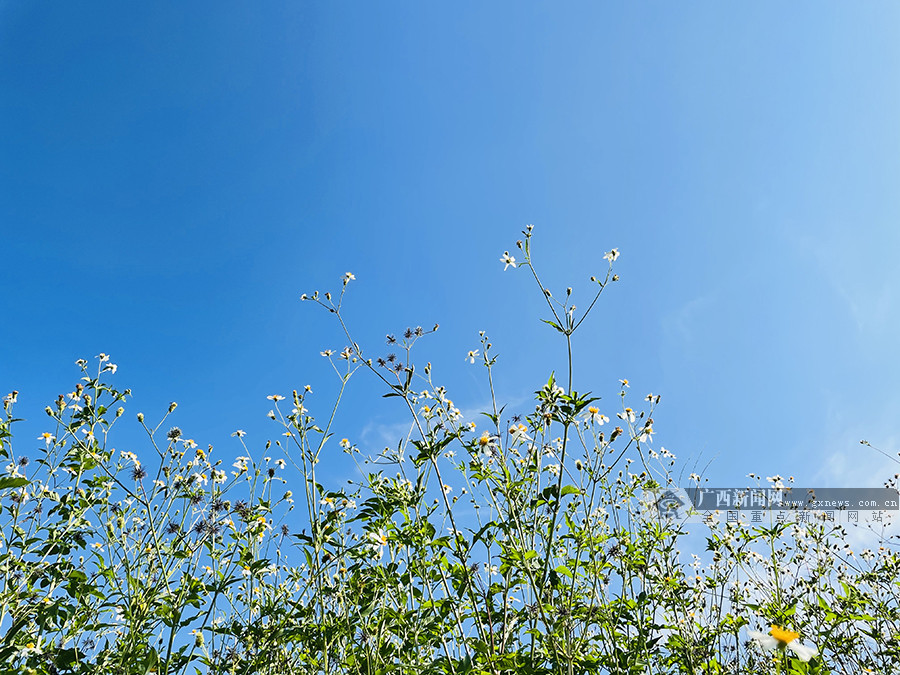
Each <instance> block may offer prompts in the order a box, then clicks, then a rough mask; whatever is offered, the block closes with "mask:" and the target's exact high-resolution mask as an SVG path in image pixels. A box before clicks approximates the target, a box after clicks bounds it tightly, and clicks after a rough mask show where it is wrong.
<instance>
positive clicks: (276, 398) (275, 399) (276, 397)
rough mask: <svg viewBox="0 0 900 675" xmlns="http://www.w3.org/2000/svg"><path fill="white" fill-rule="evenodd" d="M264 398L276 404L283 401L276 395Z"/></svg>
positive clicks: (282, 397)
mask: <svg viewBox="0 0 900 675" xmlns="http://www.w3.org/2000/svg"><path fill="white" fill-rule="evenodd" d="M266 398H267V399H269V400H270V401H275V403H278V401H283V400H284V396H279V395H278V394H272V395H271V396H266Z"/></svg>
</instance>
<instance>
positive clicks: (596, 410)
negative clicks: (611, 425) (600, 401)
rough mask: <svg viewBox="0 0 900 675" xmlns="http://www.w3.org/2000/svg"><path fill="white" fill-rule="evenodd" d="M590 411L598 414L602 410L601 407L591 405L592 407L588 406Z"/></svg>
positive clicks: (592, 413)
mask: <svg viewBox="0 0 900 675" xmlns="http://www.w3.org/2000/svg"><path fill="white" fill-rule="evenodd" d="M588 412H589V413H590V414H591V415H596V414H597V413H598V412H600V408H595V407H594V406H591V407H590V408H588Z"/></svg>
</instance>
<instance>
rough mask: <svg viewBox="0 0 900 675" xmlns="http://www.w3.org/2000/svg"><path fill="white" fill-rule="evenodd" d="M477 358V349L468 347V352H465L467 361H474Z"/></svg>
mask: <svg viewBox="0 0 900 675" xmlns="http://www.w3.org/2000/svg"><path fill="white" fill-rule="evenodd" d="M477 358H478V350H477V349H470V350H469V353H468V354H466V361H468V362H469V363H475V359H477Z"/></svg>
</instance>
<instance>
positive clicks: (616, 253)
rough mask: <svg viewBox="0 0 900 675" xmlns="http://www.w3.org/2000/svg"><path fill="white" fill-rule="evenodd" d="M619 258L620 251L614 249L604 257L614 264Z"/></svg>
mask: <svg viewBox="0 0 900 675" xmlns="http://www.w3.org/2000/svg"><path fill="white" fill-rule="evenodd" d="M618 257H619V249H617V248H614V249H613V250H612V251H610V252H609V253H607V254H606V255H604V256H603V259H604V260H609V262H614V261H615V260H617V259H618Z"/></svg>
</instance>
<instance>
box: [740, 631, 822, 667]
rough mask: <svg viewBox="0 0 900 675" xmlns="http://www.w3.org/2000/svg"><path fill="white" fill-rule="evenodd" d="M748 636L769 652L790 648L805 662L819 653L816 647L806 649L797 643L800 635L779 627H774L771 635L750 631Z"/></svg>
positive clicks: (770, 632)
mask: <svg viewBox="0 0 900 675" xmlns="http://www.w3.org/2000/svg"><path fill="white" fill-rule="evenodd" d="M747 635H749V636H750V638H751V639H752V640H754V641H755V642H756V644H758V645H759V646H760V647H762V648H763V649H765V650H766V651H767V652H769V651H772V650H773V649H784V648H788V649H790V650H791V651H792V652H794V653H795V654H796V655H797V658H798V659H800V660H801V661H803V662H806V661H809V660H810V659H811V658H812V657H814V656H815V655H816V654H818V653H819V650H817V649H816V648H815V647H806V646H805V645H801V644H800V643H799V642H797V638H799V637H800V633H795V632H793V631H790V630H785V629H784V628H779V627H778V626H772V630H770V631H769V634H768V635H767V634H765V633H760V632H757V631H755V630H748V631H747Z"/></svg>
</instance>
